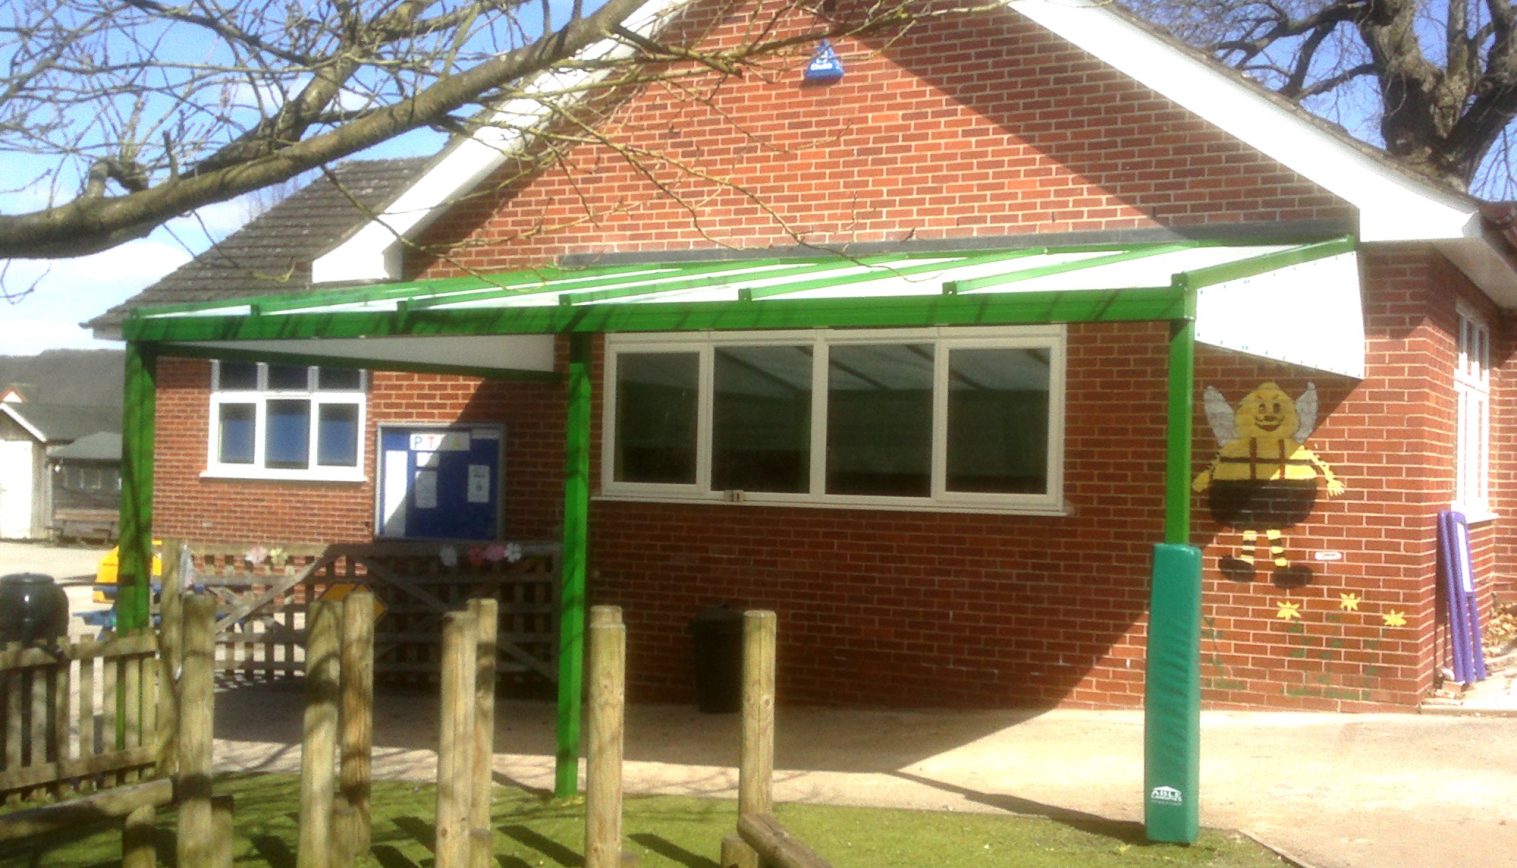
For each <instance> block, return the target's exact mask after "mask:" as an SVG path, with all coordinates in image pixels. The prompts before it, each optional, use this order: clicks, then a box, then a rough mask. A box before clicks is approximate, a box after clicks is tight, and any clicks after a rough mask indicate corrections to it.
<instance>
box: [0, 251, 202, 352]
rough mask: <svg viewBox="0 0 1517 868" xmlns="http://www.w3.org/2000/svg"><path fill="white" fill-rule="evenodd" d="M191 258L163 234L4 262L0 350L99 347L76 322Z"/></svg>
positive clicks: (146, 284)
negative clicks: (68, 255) (87, 252)
mask: <svg viewBox="0 0 1517 868" xmlns="http://www.w3.org/2000/svg"><path fill="white" fill-rule="evenodd" d="M189 260H190V253H189V252H188V251H187V250H185V249H184V248H183V247H182V246H181V245H179V244H178V243H176V242H174V241H173V240H172V239H170V238H167V237H166V235H165V234H164V233H154V235H152V236H150V237H148V238H144V239H141V240H139V241H131V242H128V243H126V244H122V245H119V246H117V247H113V248H111V249H110V250H106V251H103V252H101V253H96V254H94V255H91V256H81V257H78V258H75V259H56V260H41V259H14V260H11V261H10V262H8V263H5V291H6V293H7V294H8V295H10V296H18V295H19V296H20V297H19V298H18V299H15V300H13V301H0V354H4V355H32V354H35V353H39V352H41V351H43V350H46V349H54V348H58V347H86V346H102V345H103V344H100V343H98V342H96V341H94V339H93V337H92V336H91V334H90V332H88V331H86V330H85V329H82V328H80V327H79V323H81V322H83V321H84V320H87V319H90V318H92V317H95V316H98V315H100V314H102V313H104V312H105V311H106V310H107V309H109V308H110V307H112V306H113V305H116V304H120V303H121V302H123V301H125V300H126V299H128V298H130V297H131V296H133V295H135V294H136V293H137V292H139V291H141V290H142V289H143V288H144V287H146V286H148V285H150V284H152V283H153V282H155V281H157V280H158V279H159V278H160V277H162V276H163V275H165V274H167V273H169V272H170V271H173V270H174V269H175V268H178V267H179V266H180V265H183V264H184V263H185V262H188V261H189Z"/></svg>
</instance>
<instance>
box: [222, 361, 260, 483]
mask: <svg viewBox="0 0 1517 868" xmlns="http://www.w3.org/2000/svg"><path fill="white" fill-rule="evenodd" d="M222 370H223V371H224V370H225V368H223V369H222ZM254 415H255V414H254V412H253V405H252V404H222V405H221V413H220V424H219V425H218V426H217V427H218V428H219V429H220V432H221V440H220V442H219V443H217V444H216V460H218V461H220V462H221V463H222V464H252V463H253V425H254Z"/></svg>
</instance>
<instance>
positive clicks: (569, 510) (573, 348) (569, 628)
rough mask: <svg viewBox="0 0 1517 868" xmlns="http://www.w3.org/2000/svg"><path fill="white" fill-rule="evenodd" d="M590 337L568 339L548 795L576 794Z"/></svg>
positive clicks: (587, 494)
mask: <svg viewBox="0 0 1517 868" xmlns="http://www.w3.org/2000/svg"><path fill="white" fill-rule="evenodd" d="M593 339H594V335H592V334H579V333H576V334H572V335H570V336H569V407H568V430H567V432H566V433H565V438H564V439H565V443H566V447H565V453H566V454H565V459H564V551H563V567H562V585H563V591H562V594H561V597H560V603H559V618H558V750H557V755H556V757H555V760H554V784H553V794H554V795H555V796H557V797H559V798H566V797H568V796H572V795H574V794H575V793H576V792H578V790H579V721H580V707H581V702H582V697H581V695H580V694H581V685H582V684H583V683H584V682H583V679H584V660H585V566H586V562H587V560H588V555H589V552H588V548H589V525H590V349H591V347H592V346H593V343H592V341H593Z"/></svg>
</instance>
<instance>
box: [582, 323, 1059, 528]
mask: <svg viewBox="0 0 1517 868" xmlns="http://www.w3.org/2000/svg"><path fill="white" fill-rule="evenodd" d="M1065 342H1066V341H1065V331H1064V329H1063V327H1062V326H1038V327H1005V328H983V329H981V328H929V329H909V330H906V329H892V330H826V329H815V330H808V331H799V332H745V333H728V332H709V333H695V334H687V333H673V334H647V335H630V334H629V335H608V336H607V338H606V384H607V385H606V400H605V408H604V410H605V428H604V430H605V431H606V432H607V434H606V436H605V438H604V439H603V442H602V448H603V454H602V458H603V461H602V482H601V496H603V497H610V498H626V499H651V500H686V501H691V500H694V501H713V502H720V501H729V502H746V503H770V504H776V505H808V506H818V507H850V506H858V507H874V508H885V509H924V510H957V511H986V512H997V511H1001V512H1026V513H1035V514H1060V513H1062V511H1063V510H1062V507H1063V496H1062V495H1063V416H1064V365H1065Z"/></svg>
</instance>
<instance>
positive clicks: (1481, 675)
mask: <svg viewBox="0 0 1517 868" xmlns="http://www.w3.org/2000/svg"><path fill="white" fill-rule="evenodd" d="M1438 567H1439V571H1440V572H1442V573H1443V587H1444V591H1445V592H1446V594H1447V596H1448V604H1449V639H1450V640H1451V644H1452V645H1453V652H1454V680H1455V681H1458V682H1460V683H1462V684H1469V683H1471V682H1474V681H1483V680H1485V649H1484V648H1483V647H1482V646H1481V641H1480V601H1479V600H1478V599H1476V595H1475V568H1474V565H1473V564H1471V563H1470V528H1469V524H1468V523H1467V522H1466V521H1465V519H1464V513H1462V512H1454V511H1452V510H1445V511H1443V512H1440V513H1438Z"/></svg>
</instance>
